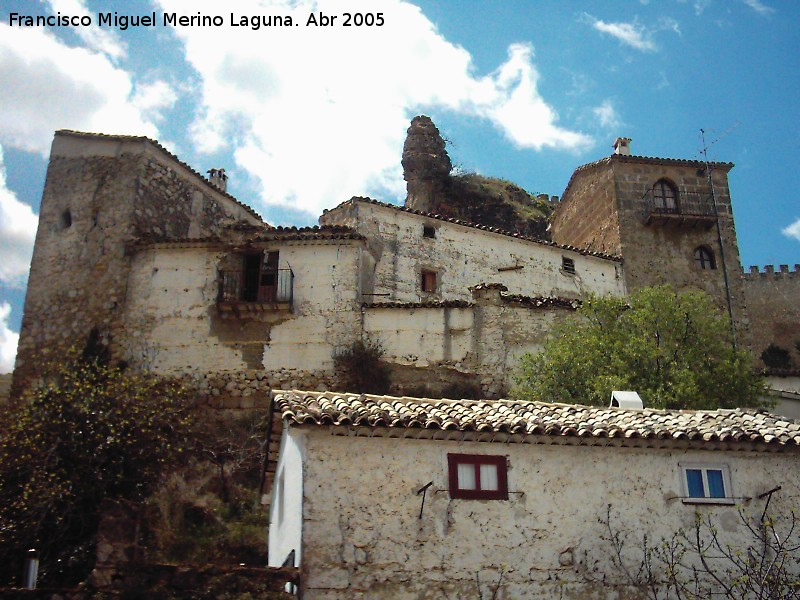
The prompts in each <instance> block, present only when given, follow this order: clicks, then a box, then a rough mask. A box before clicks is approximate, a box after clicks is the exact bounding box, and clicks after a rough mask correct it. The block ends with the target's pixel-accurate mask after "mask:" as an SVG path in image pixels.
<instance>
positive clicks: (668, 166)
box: [552, 155, 749, 344]
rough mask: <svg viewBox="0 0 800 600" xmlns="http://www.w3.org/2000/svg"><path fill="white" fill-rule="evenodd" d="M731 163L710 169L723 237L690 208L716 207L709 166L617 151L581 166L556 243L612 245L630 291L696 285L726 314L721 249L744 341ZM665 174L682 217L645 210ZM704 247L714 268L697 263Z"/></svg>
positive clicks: (565, 200)
mask: <svg viewBox="0 0 800 600" xmlns="http://www.w3.org/2000/svg"><path fill="white" fill-rule="evenodd" d="M732 166H733V165H730V164H727V163H717V164H714V165H713V170H712V177H713V181H714V195H715V197H716V203H717V214H718V220H719V224H720V236H719V237H718V234H717V228H716V222H715V220H714V218H713V214H711V213H710V214H708V215H706V216H703V217H698V216H697V215H695V214H693V211H695V210H696V207H695V206H691V207H690V203H692V202H695V203H697V205H698V206H702V207H703V208H707V209H708V210H709V211H710V210H711V202H710V197H711V186H710V184H709V182H708V177H707V175H706V171H705V163H702V162H699V161H683V160H670V159H651V158H643V157H636V156H619V155H613V156H611V157H609V158H605V159H602V160H600V161H597V162H596V163H592V164H591V165H586V166H584V167H581V168H580V169H579V170H578V171H576V173H575V175H574V176H573V178H572V180H571V181H570V184H569V186H568V187H567V190H566V191H565V193H564V196H563V197H562V200H561V205H560V206H559V208H558V210H557V211H556V214H555V216H554V219H553V229H552V235H553V240H554V241H556V242H563V243H572V244H575V245H578V246H585V247H588V248H590V249H593V250H600V249H602V250H605V251H609V249H611V250H613V251H614V252H615V253H618V254H620V255H621V256H623V257H624V261H625V269H624V276H625V285H626V288H627V290H628V292H632V291H635V290H637V289H639V288H642V287H646V286H654V285H664V284H669V285H672V286H673V287H675V288H676V289H678V290H681V289H698V290H702V291H705V292H706V293H708V294H709V295H710V296H711V297H712V298H713V299H714V300H715V301H716V303H717V305H718V306H719V307H720V308H721V309H724V310H725V311H727V310H728V301H727V292H726V284H725V277H724V274H723V268H722V267H723V261H722V257H723V254H724V259H725V266H726V269H727V275H728V286H729V288H730V293H731V300H732V303H731V304H732V307H731V308H732V313H733V320H734V323H735V325H736V328H737V332H738V336H739V338H740V340H739V341H740V342H741V343H744V344H747V343H748V340H749V323H748V319H747V313H746V310H745V297H744V290H743V289H742V281H741V268H740V266H739V265H740V262H739V261H740V259H739V247H738V243H737V241H736V230H735V225H734V220H733V211H732V207H731V197H730V191H729V188H728V177H727V173H728V170H729V169H730V168H731V167H732ZM662 179H665V180H667V181H669V182H671V183H672V184H673V185H674V186H675V188H676V190H677V194H678V198H677V204H678V207H679V210H678V213H677V214H663V213H661V214H658V213H655V212H653V213H650V212H648V210H647V201H648V194H652V189H653V186H654V184H656V182H658V181H659V180H662ZM609 210H610V211H612V214H611V215H609ZM653 215H654V216H655V218H650V217H651V216H653ZM720 237H721V247H720ZM700 247H704V248H707V249H709V250H710V251H711V252H712V253H713V254H714V259H715V267H716V268H713V269H702V268H701V267H700V266H699V265H698V263H697V261H696V260H695V251H696V250H697V249H698V248H700Z"/></svg>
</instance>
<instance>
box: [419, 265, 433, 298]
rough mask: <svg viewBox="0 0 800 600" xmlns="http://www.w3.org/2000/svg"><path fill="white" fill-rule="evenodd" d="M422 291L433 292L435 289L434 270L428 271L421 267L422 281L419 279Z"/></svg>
mask: <svg viewBox="0 0 800 600" xmlns="http://www.w3.org/2000/svg"><path fill="white" fill-rule="evenodd" d="M421 286H422V291H423V292H427V293H433V292H435V291H436V271H428V270H425V269H423V271H422V281H421Z"/></svg>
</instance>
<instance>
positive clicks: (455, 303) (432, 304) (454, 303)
mask: <svg viewBox="0 0 800 600" xmlns="http://www.w3.org/2000/svg"><path fill="white" fill-rule="evenodd" d="M472 305H473V304H472V302H469V301H467V300H427V301H423V302H365V303H364V304H362V306H363V307H364V308H469V307H470V306H472Z"/></svg>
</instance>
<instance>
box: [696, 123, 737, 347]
mask: <svg viewBox="0 0 800 600" xmlns="http://www.w3.org/2000/svg"><path fill="white" fill-rule="evenodd" d="M737 125H738V121H737V123H736V125H734V126H733V127H729V128H728V130H727V131H726V132H724V133H723V134H722V135H721V136H720V137H718V138H717V139H716V140H714V141H713V142H711V145H713V144H716V143H717V142H718V141H719V140H721V139H722V138H723V137H725V136H726V135H727V134H728V133H729V132H731V131H733V130H734V129H735V128H736V127H737ZM700 139H701V140H702V142H703V151H702V152H703V161H704V162H705V163H706V177H708V186H709V188H710V189H711V205H712V207H713V209H714V223H716V226H717V242H718V244H719V258H720V263H721V264H720V266H721V267H722V278H723V280H724V282H725V295H726V300H727V301H728V317H729V318H730V321H731V335H732V338H733V347H734V349H735V348H736V345H737V344H736V326H735V324H734V323H735V322H734V320H733V298H731V285H730V281H728V266H727V264H726V263H725V245H724V244H723V243H722V227H721V226H720V223H719V208H718V207H717V193H716V190H715V189H714V177H713V174H712V168H713V167H712V163H709V162H708V148H709V146H708V145H706V131H705V129H702V128H701V129H700Z"/></svg>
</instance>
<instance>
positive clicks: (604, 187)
mask: <svg viewBox="0 0 800 600" xmlns="http://www.w3.org/2000/svg"><path fill="white" fill-rule="evenodd" d="M614 192H615V187H614V173H613V171H612V170H611V169H606V168H600V167H592V166H587V167H583V168H581V169H578V170H577V171H575V173H574V174H573V176H572V179H571V180H570V182H569V185H568V187H567V192H566V193H565V195H564V196H562V198H561V201H560V202H559V203H558V207H557V208H556V210H555V212H554V213H553V216H552V218H551V223H550V237H551V238H552V239H553V241H554V242H556V243H559V244H568V245H570V246H575V247H576V248H589V249H590V250H594V251H595V252H604V253H606V254H612V255H615V256H622V242H621V241H620V233H619V220H618V215H617V206H616V194H615V193H614Z"/></svg>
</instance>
